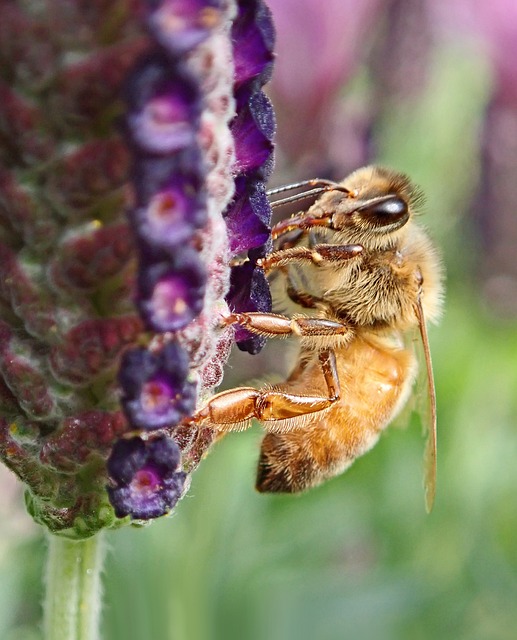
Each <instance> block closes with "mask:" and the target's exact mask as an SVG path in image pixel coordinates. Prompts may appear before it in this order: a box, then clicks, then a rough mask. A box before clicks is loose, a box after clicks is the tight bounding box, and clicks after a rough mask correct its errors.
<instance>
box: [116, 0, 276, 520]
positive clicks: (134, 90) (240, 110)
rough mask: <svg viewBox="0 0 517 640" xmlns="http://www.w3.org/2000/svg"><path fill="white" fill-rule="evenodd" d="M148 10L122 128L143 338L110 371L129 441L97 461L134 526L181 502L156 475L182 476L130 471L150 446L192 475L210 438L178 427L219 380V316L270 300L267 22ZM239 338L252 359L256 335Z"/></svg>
mask: <svg viewBox="0 0 517 640" xmlns="http://www.w3.org/2000/svg"><path fill="white" fill-rule="evenodd" d="M152 7H153V8H152V9H151V10H150V12H149V14H148V28H149V32H150V33H151V39H152V40H154V42H152V43H151V45H150V46H149V48H148V49H147V50H146V51H145V52H144V54H143V55H142V56H141V58H140V60H139V61H138V62H137V64H136V65H135V66H134V67H133V69H132V71H131V73H130V74H129V77H128V81H127V85H126V91H125V96H126V104H127V108H128V112H127V116H126V120H125V132H126V136H127V140H128V143H129V146H130V148H131V150H132V154H133V176H134V180H133V185H134V190H135V206H134V207H133V208H132V210H130V212H129V214H128V215H129V221H130V224H131V228H132V231H133V234H134V239H135V244H136V246H137V248H138V255H139V263H138V276H137V289H136V305H137V308H138V310H139V312H140V315H141V317H142V321H143V323H144V325H145V327H146V329H147V330H148V331H149V332H150V333H151V335H152V336H153V337H152V338H151V339H150V340H149V341H148V343H147V344H146V345H145V346H140V347H138V348H134V349H130V350H128V351H127V352H126V353H125V355H124V358H123V359H122V362H121V367H120V372H119V383H120V387H121V392H122V406H123V410H124V413H125V416H126V418H127V420H128V423H129V425H128V427H129V428H128V436H129V435H131V436H135V434H138V433H140V434H141V437H140V438H138V437H132V438H131V439H130V440H127V439H122V440H120V441H119V442H118V443H117V444H116V445H115V447H114V448H113V451H112V454H111V456H110V458H109V461H108V470H109V473H110V478H111V481H110V484H109V485H108V491H109V495H110V499H111V502H112V504H113V506H114V508H115V512H116V513H117V515H118V516H119V517H122V516H124V515H129V516H130V517H131V518H133V519H135V518H136V519H148V518H154V517H157V516H158V515H163V514H166V513H168V512H169V511H170V510H171V509H172V507H173V506H174V504H175V503H176V501H177V499H178V498H179V496H180V492H176V493H174V492H173V493H174V499H172V498H171V496H170V495H169V494H167V496H168V497H167V498H163V496H164V494H163V491H164V486H166V483H165V480H164V478H166V477H168V476H167V473H169V472H170V474H172V475H171V478H176V480H174V482H175V483H176V484H175V485H174V486H175V491H176V489H178V487H179V484H178V482H177V478H178V476H177V475H175V474H177V473H184V472H177V471H176V467H177V464H176V463H175V464H172V463H171V467H170V469H169V468H168V469H167V470H166V471H165V470H163V469H162V470H161V471H160V473H157V472H155V471H153V472H152V473H151V472H150V471H149V469H148V468H147V467H146V464H147V462H145V463H144V462H142V460H147V457H146V456H147V455H149V456H151V458H152V455H154V454H152V455H151V453H149V452H150V451H151V449H152V451H153V452H154V450H155V449H153V447H154V446H155V445H156V446H158V445H157V443H160V447H165V443H167V442H174V440H175V441H176V442H177V443H178V444H179V445H180V447H181V449H182V452H183V459H182V462H181V467H182V469H183V470H188V471H189V472H190V471H192V470H193V469H194V468H195V467H196V466H197V464H198V463H199V460H200V459H201V457H202V455H203V452H204V451H205V450H206V448H207V447H208V446H210V444H211V442H212V440H213V438H214V434H213V432H211V430H210V429H203V430H202V432H199V433H192V432H190V433H188V430H187V431H186V430H185V428H184V427H182V425H181V423H182V420H183V418H185V417H187V416H188V415H189V414H191V413H192V412H193V411H194V407H195V404H196V400H197V397H198V396H199V395H203V396H206V395H207V394H208V393H210V392H211V390H212V389H213V388H214V387H215V386H217V385H218V384H219V383H220V381H221V378H222V375H223V367H224V363H225V361H226V358H227V356H228V353H229V347H230V344H231V340H232V336H233V332H234V330H233V329H232V328H230V329H229V328H225V329H223V328H222V327H221V326H220V325H221V322H220V318H221V316H224V315H226V314H228V313H229V312H230V309H231V310H237V305H238V306H239V309H238V310H244V309H247V310H252V309H261V310H263V311H266V310H269V309H270V305H271V298H270V294H269V289H268V287H267V283H266V281H265V279H264V276H263V274H262V273H261V272H260V271H259V270H258V269H256V267H255V262H254V261H255V260H256V259H257V257H259V256H260V255H262V253H261V252H263V251H264V250H265V247H266V246H267V243H268V241H269V237H270V220H271V209H270V207H269V203H268V202H267V198H266V195H265V186H264V180H265V178H266V177H267V176H268V175H269V173H270V172H271V168H272V150H273V143H272V139H273V133H274V129H275V122H274V114H273V110H272V107H271V104H270V103H269V101H268V99H267V98H266V96H265V95H264V94H263V93H262V91H261V86H262V84H263V83H264V82H265V81H266V80H267V78H268V77H269V74H270V69H271V61H272V43H273V39H274V38H273V27H272V23H271V17H270V14H269V12H268V11H267V9H266V8H265V5H264V4H263V3H262V2H261V1H253V2H240V3H233V2H223V1H222V0H221V1H220V2H217V1H215V0H212V1H203V0H190V1H189V0H183V1H180V2H170V0H169V1H167V0H165V1H163V2H158V3H153V5H152ZM250 44H251V45H252V46H251V48H250ZM241 47H242V51H241ZM234 60H236V61H237V63H236V64H234V62H233V61H234ZM237 230H238V232H237V233H236V231H237ZM253 251H254V253H253ZM243 252H244V253H246V252H247V253H248V257H249V259H250V262H249V263H247V265H246V271H245V273H246V277H245V278H244V279H243V282H242V283H240V284H239V285H238V286H237V287H236V285H235V282H234V281H233V280H232V288H231V289H230V269H229V266H228V264H229V261H230V259H231V258H232V257H233V256H234V255H236V254H238V253H243ZM250 252H251V253H250ZM250 270H251V272H250ZM236 273H237V272H236ZM248 274H249V276H248ZM232 278H233V276H232ZM236 288H237V291H236ZM229 293H230V295H229V297H228V298H227V301H228V302H225V300H224V298H225V296H226V295H227V294H229ZM228 304H229V305H230V308H229V307H228ZM244 339H245V340H250V341H251V342H252V344H251V346H249V347H247V348H248V349H249V350H250V351H252V352H255V351H258V349H259V348H260V342H261V340H260V339H259V340H258V341H257V340H256V339H255V337H251V338H250V337H249V336H248V335H247V334H244ZM126 438H127V436H126ZM128 443H130V444H128ZM125 457H127V460H125ZM151 458H149V459H151ZM149 464H151V466H153V464H152V463H149ZM126 467H127V468H130V469H131V473H130V474H129V479H127V480H123V479H122V476H121V473H120V469H125V468H126ZM154 468H155V467H153V469H154ZM134 469H138V471H137V472H134V473H133V470H134ZM142 469H144V470H145V471H142ZM135 474H136V475H135ZM142 474H144V475H145V478H146V479H145V481H144V483H143V484H142V482H141V478H142V477H143V476H142ZM134 478H137V479H136V480H135V479H134ZM186 484H188V483H186ZM144 485H145V487H144ZM162 498H163V499H162Z"/></svg>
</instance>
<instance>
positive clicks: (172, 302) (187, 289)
mask: <svg viewBox="0 0 517 640" xmlns="http://www.w3.org/2000/svg"><path fill="white" fill-rule="evenodd" d="M205 284H206V269H205V267H204V265H203V263H202V262H201V259H200V257H199V254H198V253H197V252H196V251H194V250H193V249H189V248H183V247H178V248H177V249H176V250H175V252H174V254H173V255H172V256H171V259H170V260H169V261H168V262H165V261H164V262H157V263H155V264H151V265H150V266H149V267H148V268H147V269H145V271H142V272H141V273H140V278H139V294H140V295H139V299H138V307H139V309H140V312H141V314H142V316H143V318H144V320H145V321H146V324H147V326H148V327H149V328H150V329H151V330H153V331H158V332H162V333H163V332H165V331H178V330H179V329H183V327H185V326H186V325H187V324H188V323H189V322H191V321H192V320H193V319H194V318H195V317H196V316H197V315H198V314H199V313H200V312H201V310H202V308H203V300H204V295H205Z"/></svg>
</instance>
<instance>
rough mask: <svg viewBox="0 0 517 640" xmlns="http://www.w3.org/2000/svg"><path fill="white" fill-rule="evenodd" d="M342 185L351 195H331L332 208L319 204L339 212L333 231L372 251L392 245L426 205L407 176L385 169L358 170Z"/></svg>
mask: <svg viewBox="0 0 517 640" xmlns="http://www.w3.org/2000/svg"><path fill="white" fill-rule="evenodd" d="M341 184H342V186H344V187H346V188H347V189H349V190H350V194H346V195H343V193H340V192H337V191H336V192H334V193H329V200H330V199H332V201H333V202H332V204H331V203H328V204H327V203H324V202H323V201H320V203H319V204H320V205H322V206H329V205H330V206H331V207H333V208H335V213H334V215H333V217H332V223H333V228H334V229H335V230H337V231H343V232H344V233H346V237H347V241H348V242H352V243H358V244H363V245H365V246H367V247H370V248H372V249H373V248H381V247H383V246H385V245H388V244H390V242H391V240H392V238H393V236H394V234H397V233H398V232H399V231H400V230H401V229H402V228H403V227H404V226H405V225H406V224H407V223H408V222H409V220H410V219H411V217H412V215H413V213H414V211H415V208H418V206H419V205H420V204H421V203H422V201H423V196H422V194H421V192H420V191H419V190H418V189H417V188H416V187H415V186H414V185H413V184H412V183H411V182H410V180H409V178H408V177H407V176H405V175H404V174H402V173H397V172H395V171H391V170H389V169H384V168H382V167H374V166H370V167H364V168H362V169H358V170H357V171H355V172H354V173H352V174H350V175H349V176H348V177H347V178H345V180H343V182H342V183H341ZM322 200H323V199H322Z"/></svg>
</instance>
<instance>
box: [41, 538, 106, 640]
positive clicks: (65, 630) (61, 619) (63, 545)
mask: <svg viewBox="0 0 517 640" xmlns="http://www.w3.org/2000/svg"><path fill="white" fill-rule="evenodd" d="M103 560H104V544H103V539H102V535H99V534H97V535H96V536H93V537H91V538H88V539H87V540H81V541H78V542H76V541H73V540H68V539H66V538H61V537H58V536H52V535H51V536H50V537H49V551H48V564H47V574H46V596H45V603H44V638H45V640H98V638H99V637H100V636H99V618H100V610H101V594H102V589H101V571H102V564H103Z"/></svg>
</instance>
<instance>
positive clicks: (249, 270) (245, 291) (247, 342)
mask: <svg viewBox="0 0 517 640" xmlns="http://www.w3.org/2000/svg"><path fill="white" fill-rule="evenodd" d="M226 300H227V302H228V306H229V307H230V309H231V310H232V311H236V312H245V311H260V312H263V313H269V312H271V306H272V301H271V292H270V290H269V284H268V281H267V280H266V276H265V275H264V272H263V271H262V269H259V268H257V267H255V266H254V265H253V263H252V262H246V263H245V264H243V265H239V266H237V267H233V269H232V273H231V280H230V291H229V292H228V295H227V297H226ZM235 340H236V342H237V346H238V347H239V349H240V350H241V351H247V352H248V353H251V354H255V353H258V352H259V351H260V350H261V349H262V347H263V346H264V344H265V343H266V339H265V338H264V337H262V336H256V335H252V334H250V333H249V332H248V331H246V330H245V329H240V328H239V329H237V331H236V333H235Z"/></svg>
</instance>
